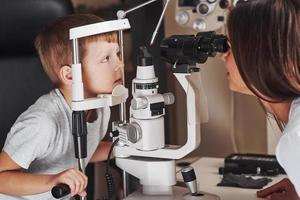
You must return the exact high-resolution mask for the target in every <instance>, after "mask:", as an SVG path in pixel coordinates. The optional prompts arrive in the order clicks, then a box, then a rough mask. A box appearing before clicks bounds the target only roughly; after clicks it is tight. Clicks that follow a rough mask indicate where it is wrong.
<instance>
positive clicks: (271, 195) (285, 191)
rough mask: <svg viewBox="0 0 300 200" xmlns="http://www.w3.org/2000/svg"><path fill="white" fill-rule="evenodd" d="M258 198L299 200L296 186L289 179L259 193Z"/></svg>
mask: <svg viewBox="0 0 300 200" xmlns="http://www.w3.org/2000/svg"><path fill="white" fill-rule="evenodd" d="M257 197H260V198H267V199H270V200H299V197H298V195H297V192H296V190H295V187H294V185H293V184H292V183H291V181H290V180H289V179H287V178H285V179H283V180H281V181H280V182H278V183H276V184H275V185H272V186H270V187H268V188H266V189H263V190H260V191H257Z"/></svg>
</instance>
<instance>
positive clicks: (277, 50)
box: [221, 0, 300, 200]
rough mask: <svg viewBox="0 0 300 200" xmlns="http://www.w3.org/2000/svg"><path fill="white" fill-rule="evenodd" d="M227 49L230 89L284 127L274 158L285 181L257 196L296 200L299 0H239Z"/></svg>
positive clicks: (299, 182) (299, 181) (299, 171)
mask: <svg viewBox="0 0 300 200" xmlns="http://www.w3.org/2000/svg"><path fill="white" fill-rule="evenodd" d="M227 26H228V33H229V41H230V46H231V48H230V50H229V51H228V52H227V53H225V54H222V55H221V58H222V60H224V62H225V65H226V69H227V70H228V73H227V76H228V80H229V87H230V89H231V90H233V91H236V92H241V93H245V94H250V95H255V96H257V97H258V98H259V99H260V100H261V102H262V104H263V105H264V107H265V108H266V110H267V112H270V113H272V114H273V115H274V116H275V117H276V119H278V120H279V121H280V122H281V123H283V124H284V130H283V135H282V137H281V138H280V141H279V143H278V145H277V148H276V156H277V159H278V161H279V163H280V164H281V166H282V167H283V168H284V169H285V171H286V172H287V175H288V177H289V180H288V179H284V180H283V181H281V182H279V183H278V184H276V185H274V186H271V187H270V188H267V189H265V190H262V191H259V192H258V193H257V195H258V196H259V197H268V196H269V198H270V199H272V200H277V199H282V200H285V199H286V200H294V199H299V197H298V196H300V98H299V97H300V1H299V0H239V1H238V2H237V3H236V5H235V7H234V8H233V9H232V11H231V12H230V14H229V16H228V23H227Z"/></svg>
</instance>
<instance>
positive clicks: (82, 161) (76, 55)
mask: <svg viewBox="0 0 300 200" xmlns="http://www.w3.org/2000/svg"><path fill="white" fill-rule="evenodd" d="M72 44H73V45H72V47H73V48H72V51H73V58H72V59H73V64H79V48H78V39H77V38H76V39H73V40H72ZM77 139H78V151H79V152H78V154H79V155H81V148H82V147H81V142H80V140H81V137H79V138H77ZM77 161H78V168H79V170H80V171H81V172H83V173H85V159H84V158H78V159H77ZM79 199H80V200H86V199H87V197H81V196H80V197H79Z"/></svg>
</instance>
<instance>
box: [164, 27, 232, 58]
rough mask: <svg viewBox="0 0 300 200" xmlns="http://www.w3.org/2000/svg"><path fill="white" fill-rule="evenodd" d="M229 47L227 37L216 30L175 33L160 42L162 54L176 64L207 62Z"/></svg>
mask: <svg viewBox="0 0 300 200" xmlns="http://www.w3.org/2000/svg"><path fill="white" fill-rule="evenodd" d="M228 49H229V46H228V41H227V37H226V36H225V35H222V34H216V33H215V32H214V31H210V32H200V33H198V34H197V35H196V36H195V35H173V36H171V37H168V38H166V39H164V40H163V41H162V42H161V44H160V50H161V56H162V57H163V58H164V59H165V60H166V62H168V63H171V64H174V63H177V64H194V63H205V62H206V60H207V58H208V57H214V56H216V53H218V52H220V53H221V52H227V51H228Z"/></svg>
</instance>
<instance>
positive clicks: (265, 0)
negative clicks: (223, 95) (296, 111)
mask: <svg viewBox="0 0 300 200" xmlns="http://www.w3.org/2000/svg"><path fill="white" fill-rule="evenodd" d="M227 24H228V33H229V40H230V43H231V48H232V52H233V55H234V57H235V61H236V64H237V67H238V70H239V73H240V74H241V77H242V79H243V80H244V82H245V83H246V85H247V86H248V88H249V89H250V90H252V92H253V93H254V94H256V95H257V96H258V97H259V98H261V99H264V100H267V101H271V102H281V101H285V100H292V99H295V98H296V97H299V96H300V1H299V0H248V1H245V0H239V1H238V3H237V4H236V6H235V7H234V8H233V9H232V11H231V12H230V14H229V17H228V22H227Z"/></svg>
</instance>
